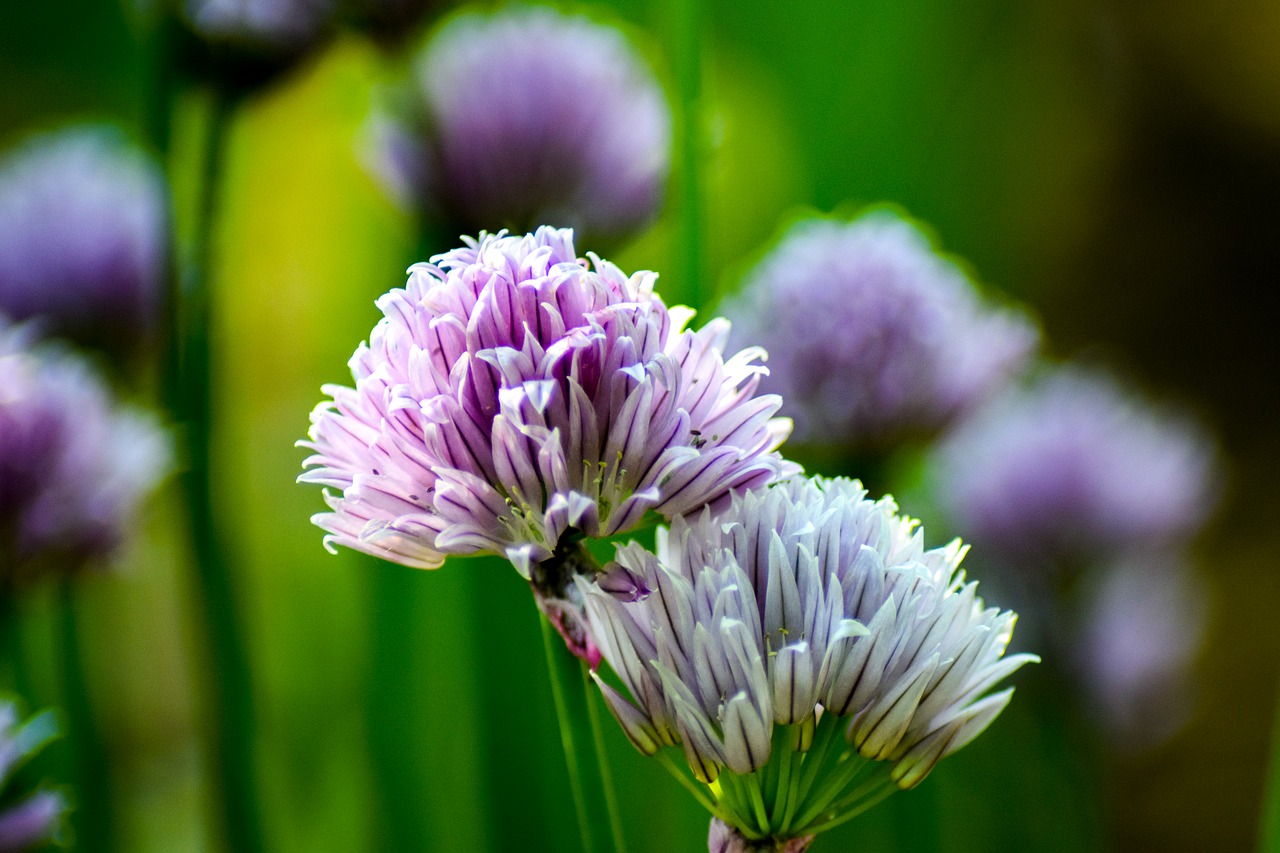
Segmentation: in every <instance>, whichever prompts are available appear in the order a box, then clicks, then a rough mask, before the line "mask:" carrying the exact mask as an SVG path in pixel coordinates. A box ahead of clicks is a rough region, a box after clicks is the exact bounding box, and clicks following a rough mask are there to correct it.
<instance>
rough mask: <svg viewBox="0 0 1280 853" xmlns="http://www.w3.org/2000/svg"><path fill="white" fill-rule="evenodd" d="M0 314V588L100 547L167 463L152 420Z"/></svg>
mask: <svg viewBox="0 0 1280 853" xmlns="http://www.w3.org/2000/svg"><path fill="white" fill-rule="evenodd" d="M29 337H30V334H29V332H28V331H27V330H25V329H23V328H22V327H10V326H6V325H4V324H3V323H0V593H5V592H8V591H9V590H10V589H11V588H12V587H13V586H14V585H17V584H22V583H25V582H27V581H29V580H31V579H32V578H33V576H35V575H38V574H40V573H42V572H44V571H48V570H52V569H58V570H67V569H75V568H79V567H81V566H82V565H84V564H86V563H88V562H90V561H93V560H95V559H99V558H102V557H105V556H108V555H109V554H110V553H111V552H112V551H113V550H114V549H115V547H116V546H117V545H118V544H119V543H120V542H121V540H122V539H123V538H124V536H125V534H126V532H127V531H128V529H129V525H130V523H131V522H132V520H133V518H134V515H135V514H136V511H137V509H138V505H139V504H140V502H141V501H142V498H143V497H145V496H146V495H147V494H148V493H149V492H150V491H151V489H152V488H153V487H154V486H155V484H156V482H157V481H158V480H159V478H160V476H161V475H162V474H163V473H164V472H165V470H166V469H167V466H168V459H169V453H168V444H167V441H166V440H165V437H164V434H163V433H162V432H161V430H160V428H159V426H158V425H157V424H156V422H155V420H154V419H153V418H152V417H150V416H148V415H145V414H143V413H142V412H139V411H135V410H133V409H129V408H124V407H120V406H117V405H116V404H115V403H114V401H112V399H111V397H110V394H109V392H108V390H107V388H106V387H105V385H104V384H103V382H102V380H101V378H100V377H98V376H97V375H96V374H95V373H94V372H93V370H92V369H91V368H90V367H89V365H88V364H87V363H85V362H83V361H81V360H80V359H78V358H75V357H73V356H71V355H69V354H64V353H62V352H60V351H58V350H55V349H53V348H51V347H48V346H43V347H40V346H32V344H31V342H30V340H29Z"/></svg>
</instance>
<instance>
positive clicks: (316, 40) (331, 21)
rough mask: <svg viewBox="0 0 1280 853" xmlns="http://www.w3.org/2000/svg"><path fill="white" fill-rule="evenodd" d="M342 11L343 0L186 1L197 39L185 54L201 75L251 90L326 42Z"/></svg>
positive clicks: (186, 21)
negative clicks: (341, 3) (340, 0)
mask: <svg viewBox="0 0 1280 853" xmlns="http://www.w3.org/2000/svg"><path fill="white" fill-rule="evenodd" d="M339 11H340V6H339V0H183V4H182V20H183V23H184V24H185V26H186V29H187V32H188V34H189V35H190V36H191V37H192V39H193V42H194V43H192V44H189V45H188V47H187V50H185V51H184V52H183V58H184V59H185V61H186V62H187V63H188V65H189V66H190V68H191V70H193V71H195V72H196V73H197V74H198V75H199V76H203V77H208V78H211V79H213V80H216V81H217V82H219V83H220V84H222V85H224V86H229V87H231V88H233V89H240V90H244V89H250V88H253V87H256V86H259V85H262V84H265V83H267V82H269V81H270V80H272V79H273V78H274V77H275V76H277V75H278V74H280V73H281V72H283V71H285V70H286V69H288V68H289V67H290V66H292V65H294V64H296V63H297V62H299V61H300V60H302V59H304V58H305V57H306V56H307V55H308V54H310V53H312V52H313V51H315V50H316V49H318V48H319V47H321V46H322V45H324V44H325V42H326V41H327V40H328V38H329V36H330V35H332V34H333V32H334V31H335V30H336V28H337V25H338V12H339Z"/></svg>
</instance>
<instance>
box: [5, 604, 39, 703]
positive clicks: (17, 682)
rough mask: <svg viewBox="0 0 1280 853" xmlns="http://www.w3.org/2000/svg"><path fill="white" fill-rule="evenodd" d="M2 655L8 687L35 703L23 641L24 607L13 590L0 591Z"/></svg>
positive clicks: (6, 685)
mask: <svg viewBox="0 0 1280 853" xmlns="http://www.w3.org/2000/svg"><path fill="white" fill-rule="evenodd" d="M0 655H2V656H3V662H2V663H0V666H3V667H4V669H3V674H4V675H5V676H7V681H6V683H5V684H4V685H3V686H5V687H8V688H9V689H10V690H12V691H13V692H14V693H15V694H17V695H18V696H21V697H22V698H23V699H24V700H26V701H27V702H32V703H34V702H35V701H36V697H35V696H33V695H32V694H31V676H30V674H29V673H28V672H27V656H26V652H25V651H24V648H23V641H22V609H21V608H20V607H19V606H18V599H17V596H15V595H14V593H13V591H12V590H9V589H5V590H3V591H0Z"/></svg>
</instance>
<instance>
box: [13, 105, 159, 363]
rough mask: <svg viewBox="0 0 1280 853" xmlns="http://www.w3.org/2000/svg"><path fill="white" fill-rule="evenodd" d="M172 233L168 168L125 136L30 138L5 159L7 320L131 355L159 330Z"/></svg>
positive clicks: (83, 131) (101, 131)
mask: <svg viewBox="0 0 1280 853" xmlns="http://www.w3.org/2000/svg"><path fill="white" fill-rule="evenodd" d="M167 229H168V205H167V201H166V190H165V183H164V178H163V176H162V175H161V172H160V169H159V168H158V167H157V165H156V164H155V163H154V162H153V161H152V160H151V158H149V157H148V156H146V155H145V154H143V152H142V151H141V150H139V149H138V148H136V147H134V146H133V145H131V144H130V143H129V142H128V141H127V140H126V138H125V136H124V135H123V134H122V133H120V132H119V131H118V130H116V129H114V128H111V127H106V126H82V127H73V128H67V129H65V130H61V131H56V132H52V133H45V134H40V135H38V136H34V137H31V138H30V139H28V140H27V141H26V142H24V143H23V144H21V145H20V146H19V147H18V148H16V149H15V150H13V151H11V152H9V153H8V154H6V155H4V156H3V157H2V158H0V314H7V315H8V316H9V317H10V318H11V319H14V320H25V319H28V318H32V317H39V318H41V319H40V323H41V325H42V327H43V328H44V329H46V330H47V331H49V332H53V333H56V334H59V335H66V336H69V337H72V338H75V339H77V340H80V341H82V342H91V343H95V344H99V345H104V346H107V347H108V348H110V349H112V350H120V349H127V348H128V347H129V346H131V345H133V344H135V343H136V342H137V341H138V340H139V339H140V338H143V339H144V338H146V337H148V336H149V334H150V332H151V331H152V330H153V329H154V327H155V324H156V316H157V314H158V308H159V302H160V290H161V277H162V275H163V269H164V265H165V246H166V234H167Z"/></svg>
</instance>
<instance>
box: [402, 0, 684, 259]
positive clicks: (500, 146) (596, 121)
mask: <svg viewBox="0 0 1280 853" xmlns="http://www.w3.org/2000/svg"><path fill="white" fill-rule="evenodd" d="M416 84H417V91H416V95H415V100H417V101H418V103H417V106H416V107H415V108H414V110H413V111H414V112H416V113H417V115H414V116H412V117H411V118H410V119H409V120H408V121H403V120H396V119H391V118H385V117H384V118H383V119H382V120H381V121H380V124H379V135H380V136H381V137H382V138H381V140H380V143H379V148H380V152H379V156H380V158H381V162H380V163H379V165H378V169H379V171H380V172H381V173H382V174H383V175H384V177H386V178H387V179H388V180H389V181H390V183H391V184H392V189H393V190H394V191H395V192H396V194H397V195H398V196H400V197H401V198H405V199H411V200H413V201H414V202H415V203H416V204H417V205H418V206H420V207H421V208H423V209H424V210H426V211H428V212H429V213H434V214H439V215H442V216H444V217H445V218H446V219H447V220H448V222H449V224H450V225H451V226H452V227H454V228H457V229H459V230H465V231H479V230H494V229H497V228H499V227H503V228H511V229H513V230H514V231H517V232H523V231H527V230H532V229H533V228H534V227H536V226H539V225H543V224H549V225H556V226H569V227H572V228H573V229H575V231H576V232H577V235H578V238H579V240H581V241H582V242H584V243H595V242H597V241H599V240H602V239H612V238H619V237H624V236H627V235H630V234H632V233H634V232H635V231H637V230H638V229H639V228H640V227H641V226H643V225H645V224H646V223H648V222H649V221H650V220H651V219H652V218H653V216H654V215H655V214H656V212H657V209H658V205H659V203H660V202H661V199H662V195H663V187H664V184H665V182H666V178H667V170H668V166H669V160H670V147H671V117H670V110H669V107H668V106H667V102H666V99H665V97H664V96H663V93H662V90H661V89H660V88H659V86H658V83H657V81H656V79H655V78H654V76H653V74H652V72H650V70H649V68H648V67H647V66H646V65H645V63H644V62H643V60H642V59H641V58H640V56H639V54H638V53H637V52H636V50H635V49H634V48H633V47H632V46H631V45H630V44H629V43H628V42H627V39H626V38H625V37H624V36H623V34H622V33H621V32H620V31H619V30H617V29H615V28H613V27H610V26H606V25H603V24H598V23H595V22H593V21H591V20H588V19H587V18H584V17H580V16H568V15H563V14H561V13H559V12H556V11H554V10H552V9H548V8H514V9H506V10H503V11H500V12H497V13H494V14H483V13H466V14H463V15H460V16H457V17H455V18H453V19H452V20H450V21H449V22H447V23H446V24H445V25H444V26H443V27H442V28H441V29H440V31H439V32H438V33H436V35H435V37H434V38H433V39H432V40H431V41H430V43H429V44H428V45H427V46H426V48H425V50H424V51H423V53H422V56H421V59H420V61H419V63H418V72H417V81H416Z"/></svg>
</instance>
